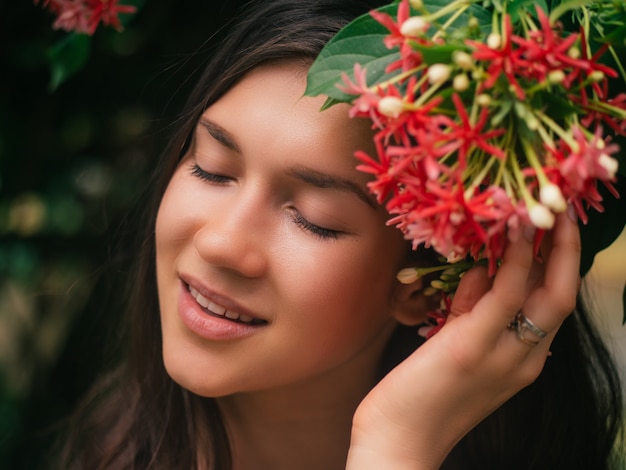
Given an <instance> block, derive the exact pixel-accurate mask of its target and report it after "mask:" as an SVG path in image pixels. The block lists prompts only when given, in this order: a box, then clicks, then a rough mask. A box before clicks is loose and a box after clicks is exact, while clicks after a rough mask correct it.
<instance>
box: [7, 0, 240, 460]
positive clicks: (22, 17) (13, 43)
mask: <svg viewBox="0 0 626 470" xmlns="http://www.w3.org/2000/svg"><path fill="white" fill-rule="evenodd" d="M120 3H122V4H136V5H140V4H141V3H143V5H142V6H141V8H140V9H139V11H138V13H137V14H135V15H133V16H132V17H130V18H129V21H128V22H127V24H126V27H125V29H124V31H123V32H121V33H120V32H117V31H115V30H113V29H111V28H106V27H102V26H101V27H100V28H99V29H98V30H97V31H96V33H95V35H94V36H93V37H92V38H91V40H90V43H91V50H90V54H89V59H88V61H87V63H86V64H85V66H84V67H83V68H82V69H81V70H80V71H79V72H78V73H77V74H75V75H74V76H72V77H71V78H69V79H68V80H67V81H66V82H64V83H63V84H61V85H60V87H58V88H57V89H56V90H54V91H50V89H49V82H50V68H49V63H48V59H47V54H48V52H49V50H50V48H52V47H53V46H54V45H55V44H57V43H58V42H59V41H61V40H63V39H64V38H66V37H67V33H64V32H62V31H54V30H53V29H52V23H53V21H54V17H53V15H52V14H50V13H49V12H48V11H46V10H44V9H43V8H42V7H41V5H39V6H37V5H34V4H33V2H32V1H28V0H22V1H18V0H11V2H10V4H9V2H6V1H5V2H2V0H0V468H2V469H7V470H9V469H34V468H46V462H47V460H48V459H49V456H48V454H47V452H48V448H49V445H50V442H51V439H52V437H53V436H54V430H55V427H56V425H57V423H58V421H59V420H60V419H61V418H63V417H64V416H66V415H67V413H68V412H69V410H71V408H72V406H73V405H74V403H75V402H76V399H77V397H79V396H80V395H81V394H83V393H84V391H85V389H86V387H87V386H88V385H89V384H90V383H91V382H92V380H93V378H94V376H95V374H97V373H98V371H100V370H101V369H102V368H103V367H106V365H107V361H109V360H110V359H109V354H108V352H110V351H114V349H115V346H116V334H115V331H114V328H112V327H111V325H115V319H116V318H117V315H118V312H119V310H120V308H119V307H120V303H121V302H120V299H119V295H120V292H121V291H122V290H123V289H124V288H125V286H124V285H122V284H123V283H124V282H127V279H126V278H125V277H124V276H125V273H126V272H127V270H128V265H129V263H130V261H131V259H132V252H130V250H128V249H127V248H125V247H126V246H127V245H128V244H127V243H126V240H127V239H128V237H126V233H125V229H124V228H123V227H124V226H126V225H125V224H126V222H128V220H127V219H129V218H130V219H132V217H133V216H132V214H133V210H135V211H136V210H140V208H139V209H137V207H136V206H137V204H136V201H137V200H138V198H139V196H140V194H141V191H142V189H143V188H144V186H146V184H147V176H148V175H149V172H150V171H151V169H152V168H153V166H154V165H155V163H156V160H157V158H158V156H159V154H160V152H161V149H162V148H163V146H164V144H165V142H166V141H167V140H166V139H167V136H168V134H169V132H170V129H171V127H170V126H171V123H172V122H173V121H174V119H175V118H176V115H177V113H178V112H179V110H180V107H181V105H182V101H183V100H184V99H185V97H186V95H187V93H188V91H189V88H190V85H191V84H192V83H193V81H194V77H195V75H196V74H197V73H198V71H199V70H198V69H199V67H201V66H202V64H203V63H204V61H205V60H206V57H207V55H208V54H210V51H211V50H212V48H213V47H215V46H214V44H215V41H216V39H219V37H220V36H221V35H223V27H224V25H225V23H226V21H227V20H228V19H230V18H231V17H232V15H233V14H234V12H235V11H237V10H238V9H239V8H240V7H241V4H242V3H243V2H242V1H239V0H230V1H228V0H222V1H210V2H209V1H206V2H196V1H191V0H185V1H181V0H177V1H175V0H146V1H144V2H137V1H136V2H133V1H131V0H126V1H125V0H122V1H121V2H120ZM130 222H131V224H132V220H130Z"/></svg>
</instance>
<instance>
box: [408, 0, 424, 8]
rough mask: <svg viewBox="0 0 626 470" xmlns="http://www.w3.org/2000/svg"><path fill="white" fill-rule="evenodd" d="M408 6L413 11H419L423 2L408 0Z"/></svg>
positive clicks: (420, 0)
mask: <svg viewBox="0 0 626 470" xmlns="http://www.w3.org/2000/svg"><path fill="white" fill-rule="evenodd" d="M409 4H410V5H411V7H412V8H414V9H415V10H419V9H420V8H422V7H423V6H424V2H422V0H409Z"/></svg>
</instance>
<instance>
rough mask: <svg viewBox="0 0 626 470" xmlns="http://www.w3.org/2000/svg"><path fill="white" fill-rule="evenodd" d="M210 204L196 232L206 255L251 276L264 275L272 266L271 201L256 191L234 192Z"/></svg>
mask: <svg viewBox="0 0 626 470" xmlns="http://www.w3.org/2000/svg"><path fill="white" fill-rule="evenodd" d="M234 193H235V194H233V195H232V197H228V198H225V199H222V200H220V202H219V204H212V205H211V206H208V207H207V208H206V214H207V216H206V218H205V221H204V222H203V223H202V225H201V226H200V227H199V229H198V230H197V231H196V233H195V235H194V245H195V248H196V250H197V252H198V253H199V254H200V256H201V257H202V259H203V260H204V261H205V262H207V263H209V264H211V265H213V266H217V267H220V268H224V269H228V270H231V271H234V272H237V273H238V274H240V275H241V276H244V277H248V278H255V277H261V276H262V275H263V274H264V273H265V272H266V270H267V266H268V256H267V254H268V246H267V243H268V240H269V239H270V236H269V235H270V234H269V231H270V230H269V229H268V227H269V226H270V225H269V223H268V221H269V220H270V217H271V213H270V208H269V204H263V203H261V202H260V201H261V199H260V198H259V197H257V196H255V194H254V193H253V192H248V193H247V194H246V193H243V192H240V193H239V194H237V192H236V191H235V192H234Z"/></svg>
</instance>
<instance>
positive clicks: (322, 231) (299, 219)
mask: <svg viewBox="0 0 626 470" xmlns="http://www.w3.org/2000/svg"><path fill="white" fill-rule="evenodd" d="M291 217H292V218H293V221H294V223H295V224H296V225H297V226H298V227H300V228H302V229H304V230H306V231H307V232H310V233H312V234H313V235H317V236H318V237H319V238H323V239H337V238H338V237H339V234H340V233H341V232H338V231H336V230H330V229H328V228H324V227H320V226H319V225H315V224H312V223H311V222H309V221H308V220H306V219H305V218H304V216H303V215H302V214H300V212H298V211H296V210H294V211H293V213H292V215H291Z"/></svg>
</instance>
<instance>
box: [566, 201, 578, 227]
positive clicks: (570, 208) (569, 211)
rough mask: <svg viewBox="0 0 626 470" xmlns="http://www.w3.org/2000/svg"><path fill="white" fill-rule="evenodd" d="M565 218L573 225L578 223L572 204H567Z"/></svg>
mask: <svg viewBox="0 0 626 470" xmlns="http://www.w3.org/2000/svg"><path fill="white" fill-rule="evenodd" d="M567 216H568V217H569V218H570V220H571V221H572V222H574V223H575V224H577V223H578V214H577V213H576V208H575V207H574V205H573V204H569V205H568V206H567Z"/></svg>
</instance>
